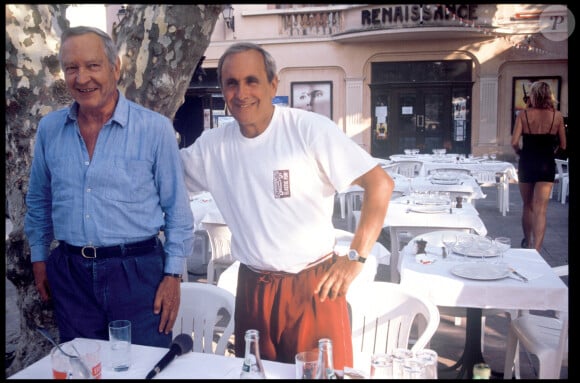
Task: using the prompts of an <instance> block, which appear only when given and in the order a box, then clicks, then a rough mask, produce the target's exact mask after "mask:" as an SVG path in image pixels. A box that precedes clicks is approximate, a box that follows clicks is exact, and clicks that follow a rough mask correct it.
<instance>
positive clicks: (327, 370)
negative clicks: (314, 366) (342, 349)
mask: <svg viewBox="0 0 580 383" xmlns="http://www.w3.org/2000/svg"><path fill="white" fill-rule="evenodd" d="M316 379H336V374H335V373H334V362H333V361H332V340H330V339H328V338H322V339H320V340H319V341H318V371H317V372H316Z"/></svg>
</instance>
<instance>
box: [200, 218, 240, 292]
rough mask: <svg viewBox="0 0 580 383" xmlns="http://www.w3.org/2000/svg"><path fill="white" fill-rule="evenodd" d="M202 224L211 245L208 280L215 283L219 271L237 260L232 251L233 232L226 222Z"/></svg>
mask: <svg viewBox="0 0 580 383" xmlns="http://www.w3.org/2000/svg"><path fill="white" fill-rule="evenodd" d="M202 226H203V228H204V229H205V230H206V231H207V234H208V237H209V243H210V247H211V259H210V260H209V263H208V265H207V281H208V283H215V282H216V281H217V279H218V277H219V273H220V272H221V271H223V270H225V269H226V268H227V267H228V266H229V265H231V264H232V263H234V261H235V260H234V258H233V257H232V251H231V241H232V232H231V231H230V229H229V228H228V226H227V225H224V224H219V223H206V222H204V223H203V224H202Z"/></svg>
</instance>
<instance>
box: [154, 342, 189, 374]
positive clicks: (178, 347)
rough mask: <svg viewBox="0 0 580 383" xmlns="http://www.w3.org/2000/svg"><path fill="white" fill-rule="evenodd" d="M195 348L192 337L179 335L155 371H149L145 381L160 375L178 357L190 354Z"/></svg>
mask: <svg viewBox="0 0 580 383" xmlns="http://www.w3.org/2000/svg"><path fill="white" fill-rule="evenodd" d="M192 348H193V339H191V335H187V334H179V335H178V336H176V337H175V339H173V342H171V346H170V347H169V351H168V352H167V354H165V356H164V357H163V358H161V360H160V361H159V362H157V364H156V365H155V367H154V368H153V370H151V371H149V373H148V374H147V376H146V377H145V379H151V378H153V377H154V376H155V375H157V374H159V373H160V372H161V370H163V369H164V368H165V367H167V365H168V364H169V363H170V362H171V361H172V360H173V359H175V357H176V356H179V355H181V354H183V353H185V352H190V351H191V349H192Z"/></svg>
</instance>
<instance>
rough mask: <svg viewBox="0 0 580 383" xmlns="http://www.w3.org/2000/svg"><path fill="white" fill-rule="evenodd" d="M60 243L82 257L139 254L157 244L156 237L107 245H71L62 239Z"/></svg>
mask: <svg viewBox="0 0 580 383" xmlns="http://www.w3.org/2000/svg"><path fill="white" fill-rule="evenodd" d="M60 245H61V246H63V248H64V249H66V251H67V252H69V253H70V254H76V255H82V256H83V258H89V259H93V258H112V257H121V256H128V255H139V254H143V253H146V252H148V251H150V250H153V249H154V248H155V247H156V246H157V237H152V238H149V239H146V240H145V241H141V242H134V243H127V244H123V245H117V246H107V247H96V246H73V245H69V244H68V243H66V242H64V241H60Z"/></svg>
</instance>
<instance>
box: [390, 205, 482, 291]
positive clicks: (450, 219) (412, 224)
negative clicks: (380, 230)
mask: <svg viewBox="0 0 580 383" xmlns="http://www.w3.org/2000/svg"><path fill="white" fill-rule="evenodd" d="M407 201H409V204H407V203H406V202H407ZM411 207H412V201H411V200H410V199H409V198H407V197H399V198H397V199H394V200H393V201H392V202H391V203H390V204H389V208H388V210H387V215H386V217H385V222H384V224H383V226H384V227H388V228H389V234H390V238H391V265H396V266H397V267H391V282H394V283H396V282H398V281H399V272H398V268H399V267H398V265H399V263H400V257H399V250H400V245H399V236H400V235H401V233H409V234H410V235H413V236H415V235H419V234H422V233H427V232H430V231H433V230H444V229H460V230H463V231H471V232H475V233H477V234H479V235H486V234H487V228H486V227H485V224H484V223H483V221H482V220H481V218H480V217H479V213H478V212H477V210H476V209H475V207H473V205H471V204H469V203H464V204H463V208H461V209H458V208H452V209H451V210H452V213H451V214H450V213H449V212H447V211H445V212H444V213H437V214H431V213H416V212H413V211H410V209H411Z"/></svg>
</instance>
